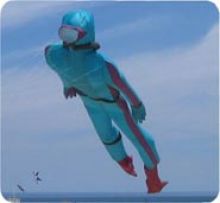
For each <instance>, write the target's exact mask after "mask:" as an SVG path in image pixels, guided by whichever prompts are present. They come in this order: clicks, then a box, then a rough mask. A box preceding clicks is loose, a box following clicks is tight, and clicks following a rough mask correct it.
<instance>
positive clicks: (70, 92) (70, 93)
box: [63, 87, 76, 99]
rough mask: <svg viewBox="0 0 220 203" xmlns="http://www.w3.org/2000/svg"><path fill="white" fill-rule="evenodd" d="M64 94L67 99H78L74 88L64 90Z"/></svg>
mask: <svg viewBox="0 0 220 203" xmlns="http://www.w3.org/2000/svg"><path fill="white" fill-rule="evenodd" d="M63 94H64V96H65V98H66V99H68V98H69V97H70V98H73V97H76V89H75V88H74V87H69V88H64V91H63Z"/></svg>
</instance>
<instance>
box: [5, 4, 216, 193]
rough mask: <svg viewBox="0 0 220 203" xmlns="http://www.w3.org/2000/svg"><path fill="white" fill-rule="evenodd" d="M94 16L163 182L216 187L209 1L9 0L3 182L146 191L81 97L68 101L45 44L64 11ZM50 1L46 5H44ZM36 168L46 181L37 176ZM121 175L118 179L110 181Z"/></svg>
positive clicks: (175, 186) (181, 187)
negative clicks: (136, 104) (141, 109)
mask: <svg viewBox="0 0 220 203" xmlns="http://www.w3.org/2000/svg"><path fill="white" fill-rule="evenodd" d="M75 9H87V10H89V11H91V12H92V13H93V14H94V16H95V21H96V38H97V41H98V42H100V43H101V46H102V49H101V52H103V53H105V54H107V55H108V56H110V57H111V58H112V59H113V60H114V61H115V62H116V63H117V64H118V65H119V67H120V68H121V70H122V71H123V72H124V73H125V75H126V76H127V78H128V80H129V81H130V82H131V84H132V85H133V86H134V88H135V89H136V90H137V92H138V93H139V95H140V97H141V98H142V99H143V101H144V103H145V105H146V108H147V112H148V118H147V121H146V122H145V123H144V124H143V125H144V127H146V128H147V129H149V130H150V131H151V133H152V134H153V135H154V137H155V139H156V142H157V145H158V150H159V152H160V155H161V163H160V167H159V168H160V172H161V176H162V177H164V179H167V180H169V182H170V183H169V185H168V186H167V188H166V189H165V190H164V191H165V192H181V191H183V192H188V191H217V190H218V188H217V185H218V180H217V177H218V168H217V166H218V163H217V160H218V14H217V10H216V8H215V7H214V5H213V4H211V3H208V2H194V3H192V2H169V3H167V2H163V3H162V2H156V3H152V2H151V3H150V2H138V3H133V2H66V3H65V2H33V1H32V2H10V3H8V4H6V5H5V7H4V8H3V10H2V33H1V34H2V161H3V165H2V172H3V179H2V189H3V191H9V192H15V191H17V188H16V184H18V183H19V184H21V185H23V187H25V188H26V189H27V191H31V192H35V191H40V192H47V191H50V192H54V191H61V192H62V191H65V192H71V191H76V192H82V191H88V192H108V191H109V192H144V191H145V190H146V188H145V185H144V174H143V166H142V162H141V160H140V158H139V157H138V154H137V152H136V151H135V149H134V148H133V146H132V145H131V144H130V143H129V142H128V141H127V140H126V139H125V143H126V148H127V149H128V150H127V151H129V152H130V154H133V156H134V158H135V165H136V168H137V171H138V173H139V176H138V178H137V179H135V178H131V177H128V176H127V175H126V174H124V173H123V172H122V171H121V170H120V169H119V167H118V166H117V165H116V164H115V163H113V161H112V160H111V159H110V158H109V157H108V154H107V153H106V152H105V149H104V147H103V146H102V145H101V143H100V141H99V140H98V138H97V136H96V134H95V131H94V129H93V127H92V125H91V123H90V121H89V119H88V116H87V115H86V112H85V110H84V109H83V105H82V103H81V102H80V101H79V99H74V100H72V101H66V100H65V99H64V98H63V95H62V86H61V82H60V81H59V79H58V77H57V76H56V75H55V74H54V73H53V72H52V71H51V70H50V69H49V68H48V67H47V66H46V64H45V61H44V58H43V49H44V47H45V46H46V45H47V44H50V43H54V42H57V41H58V40H59V39H58V36H57V29H58V27H59V26H60V22H61V18H62V15H63V14H64V13H66V12H67V11H70V10H75ZM42 11H43V12H42ZM32 170H40V171H41V175H42V178H43V179H44V181H43V182H42V184H40V185H35V184H34V182H33V180H32V177H31V176H32ZM112 177H114V179H115V181H112V179H113V178H112Z"/></svg>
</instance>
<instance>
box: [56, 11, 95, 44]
mask: <svg viewBox="0 0 220 203" xmlns="http://www.w3.org/2000/svg"><path fill="white" fill-rule="evenodd" d="M94 27H95V26H94V18H93V15H92V14H90V13H89V12H87V11H83V10H80V11H76V12H69V13H67V14H65V15H64V16H63V19H62V25H61V27H60V28H59V37H60V38H61V40H62V41H63V42H64V43H65V44H74V45H84V44H89V43H93V42H94V41H95V28H94Z"/></svg>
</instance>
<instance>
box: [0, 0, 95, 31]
mask: <svg viewBox="0 0 220 203" xmlns="http://www.w3.org/2000/svg"><path fill="white" fill-rule="evenodd" d="M98 5H99V4H98V3H93V2H85V3H84V2H83V1H81V2H78V1H64V2H62V1H52V0H49V1H31V2H30V1H16V2H15V1H9V2H8V3H7V4H5V5H4V7H3V8H2V26H3V28H4V27H16V26H21V25H24V24H26V23H29V22H32V21H33V20H35V19H36V18H39V17H45V18H46V17H47V16H50V14H53V15H54V14H55V13H57V14H63V13H64V12H67V11H70V10H73V9H78V8H80V7H81V6H84V7H87V8H91V7H94V6H98Z"/></svg>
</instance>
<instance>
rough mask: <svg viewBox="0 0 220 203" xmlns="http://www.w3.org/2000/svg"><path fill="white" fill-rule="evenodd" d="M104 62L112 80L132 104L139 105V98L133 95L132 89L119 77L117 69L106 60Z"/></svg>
mask: <svg viewBox="0 0 220 203" xmlns="http://www.w3.org/2000/svg"><path fill="white" fill-rule="evenodd" d="M106 63H107V67H108V70H109V72H110V75H111V78H112V80H113V82H114V83H115V84H116V85H117V86H118V87H119V88H120V89H121V90H122V91H123V92H124V93H125V94H126V95H127V96H128V98H129V99H130V100H131V103H132V104H133V105H134V106H139V105H140V101H139V99H138V98H137V97H136V96H135V94H134V93H133V91H132V90H131V89H130V88H129V87H128V86H127V85H126V84H125V83H124V81H123V80H122V79H121V77H120V75H119V73H118V71H117V69H116V68H115V67H114V66H113V65H112V64H111V63H108V62H106Z"/></svg>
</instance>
